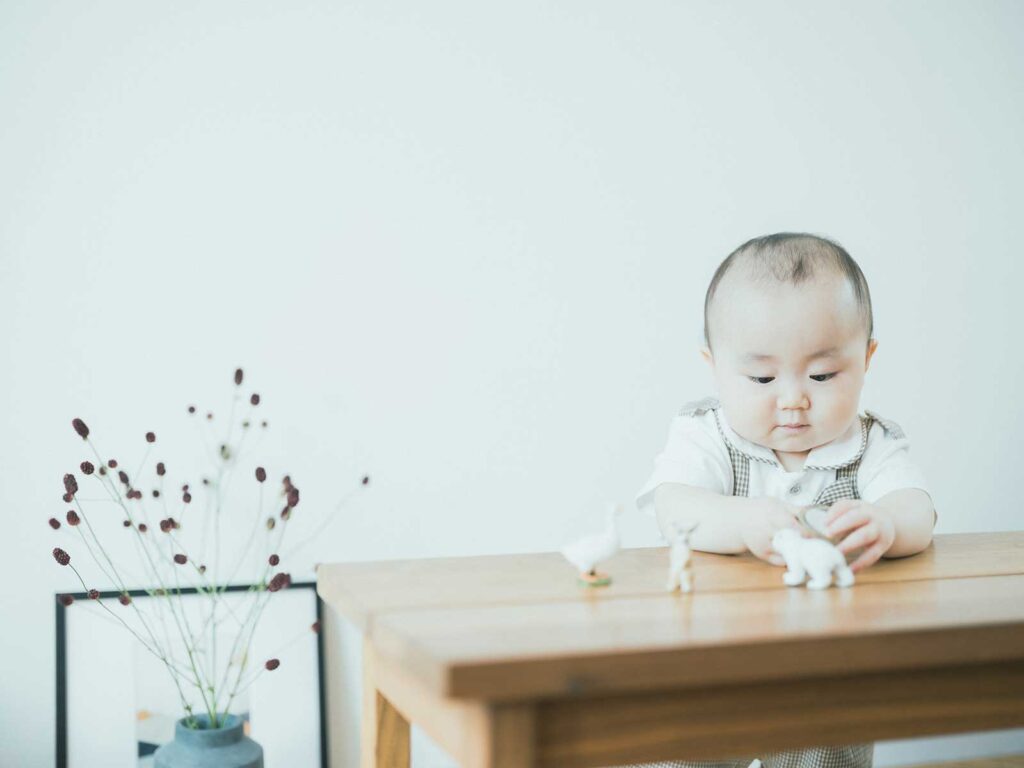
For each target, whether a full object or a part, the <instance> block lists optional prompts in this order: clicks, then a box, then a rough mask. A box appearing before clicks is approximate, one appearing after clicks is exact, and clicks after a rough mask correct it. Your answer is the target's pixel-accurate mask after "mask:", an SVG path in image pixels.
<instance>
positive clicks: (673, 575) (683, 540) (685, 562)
mask: <svg viewBox="0 0 1024 768" xmlns="http://www.w3.org/2000/svg"><path fill="white" fill-rule="evenodd" d="M698 525H699V523H694V524H693V525H691V526H690V527H689V528H681V527H679V526H678V525H676V524H675V523H669V528H670V529H671V533H672V541H671V547H670V548H669V556H668V583H667V584H666V585H665V589H666V590H668V591H669V592H675V591H676V590H677V589H678V590H681V591H683V592H692V591H693V565H692V563H691V562H690V561H691V556H692V554H693V550H692V549H691V548H690V537H691V536H692V535H693V532H694V531H695V530H697V526H698Z"/></svg>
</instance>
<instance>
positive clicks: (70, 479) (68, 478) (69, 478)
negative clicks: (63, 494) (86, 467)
mask: <svg viewBox="0 0 1024 768" xmlns="http://www.w3.org/2000/svg"><path fill="white" fill-rule="evenodd" d="M64 490H65V491H67V492H68V493H70V494H71V495H72V496H74V495H75V494H76V493H78V481H77V480H75V476H74V475H70V474H69V475H64Z"/></svg>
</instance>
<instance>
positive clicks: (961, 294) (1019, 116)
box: [0, 0, 1024, 766]
mask: <svg viewBox="0 0 1024 768" xmlns="http://www.w3.org/2000/svg"><path fill="white" fill-rule="evenodd" d="M1022 23H1024V11H1022V8H1021V6H1020V4H1018V3H1015V2H1012V0H1009V1H1007V2H992V1H989V2H975V3H958V2H943V3H937V2H923V1H917V2H911V1H909V0H908V1H906V2H899V3H896V2H892V3H882V2H866V3H857V4H853V3H842V4H840V3H837V2H827V3H822V2H811V1H809V0H808V1H806V2H786V3H783V2H773V3H760V2H733V3H727V4H723V3H713V2H699V3H698V2H688V3H680V2H650V3H644V4H635V3H614V2H593V0H587V1H586V2H560V3H538V2H516V3H503V4H481V3H473V2H463V3H455V2H433V3H415V2H403V3H380V2H347V3H331V2H303V3H299V2H288V3H271V2H251V1H250V2H218V3H199V2H175V3H173V4H172V3H163V4H158V3H132V2H106V3H96V2H92V3H90V2H64V3H52V2H40V1H38V0H25V1H24V2H13V1H12V0H8V1H7V2H4V3H3V4H2V5H0V321H2V323H3V334H2V342H0V344H2V345H3V357H2V358H0V359H2V361H3V365H4V367H3V373H2V375H0V402H2V403H3V404H4V407H3V409H2V410H0V414H2V415H0V435H2V436H3V439H4V446H5V448H4V449H3V454H2V461H3V466H4V468H5V470H6V471H5V473H4V477H5V482H3V483H2V484H0V504H2V507H0V508H2V515H3V523H4V526H3V529H2V530H3V537H4V538H3V547H2V550H0V551H2V553H3V554H2V563H3V565H2V569H3V574H4V584H5V586H4V588H3V589H2V590H0V616H2V617H3V630H2V631H0V680H2V693H3V695H2V696H0V728H2V733H0V764H3V765H10V764H18V765H47V764H49V763H50V762H51V761H52V756H53V727H52V717H53V715H52V713H53V706H54V699H53V674H54V662H53V656H54V654H53V610H52V593H53V591H54V590H55V589H61V588H74V586H75V585H74V584H73V583H72V582H70V581H67V580H66V578H65V577H68V576H70V574H68V573H67V572H66V571H65V570H63V569H59V568H58V567H57V566H56V565H55V564H54V563H53V561H52V560H51V559H50V556H49V550H50V548H51V547H52V546H53V537H52V532H51V531H50V529H49V528H48V527H47V526H46V522H45V521H46V519H47V518H48V517H50V516H51V515H60V514H61V513H62V512H63V505H61V504H60V502H59V500H58V499H59V495H60V477H61V475H62V473H63V472H65V471H67V470H68V468H70V467H73V466H75V465H76V464H77V463H78V461H79V460H80V459H81V458H83V457H82V456H81V455H80V450H81V444H80V443H79V442H78V440H77V438H76V437H75V436H74V434H73V433H72V432H71V430H70V427H69V421H70V419H71V418H73V417H75V416H80V417H82V418H85V419H86V420H87V421H89V422H90V424H91V425H92V427H93V429H94V430H95V431H96V432H97V434H98V435H99V434H102V437H103V443H104V444H105V445H108V446H117V447H116V448H111V449H110V452H111V453H113V452H115V451H118V452H122V453H123V454H124V457H125V458H126V459H128V458H135V459H137V458H139V457H140V454H141V451H140V450H139V449H141V448H142V447H143V446H142V444H141V441H140V440H139V436H140V435H141V434H142V432H144V431H146V430H148V429H155V430H157V431H160V432H161V435H166V436H167V437H161V443H160V446H161V448H164V447H165V446H166V450H168V451H169V453H168V455H179V456H185V455H189V454H187V453H185V452H186V451H187V450H188V446H189V445H190V444H189V443H188V441H187V434H188V433H186V432H185V431H184V427H185V426H186V425H183V424H182V421H183V410H182V409H183V407H184V405H185V404H186V403H188V402H190V401H193V400H197V401H200V402H201V403H203V404H204V405H205V404H211V403H212V404H213V405H214V406H216V405H217V404H218V403H220V402H223V399H224V397H225V396H226V393H227V389H228V385H229V380H230V374H231V371H232V370H233V369H234V367H235V366H236V365H243V366H245V368H246V371H247V376H248V381H251V382H252V383H253V386H254V387H256V388H257V389H258V390H259V391H261V392H262V393H264V398H265V405H264V406H261V407H264V408H265V413H266V414H268V415H269V416H270V418H271V419H272V426H273V427H274V429H273V430H272V432H271V433H270V434H268V439H267V441H266V444H265V447H266V454H265V455H267V457H268V458H267V459H266V461H267V463H268V465H270V466H276V467H278V468H281V467H283V468H285V469H287V470H288V471H291V472H292V474H293V476H295V477H296V478H297V479H300V480H301V485H302V490H303V504H304V505H305V508H306V509H311V510H312V509H316V508H317V507H320V508H325V507H329V506H330V505H332V504H333V503H334V501H335V500H336V498H337V496H338V495H339V488H340V487H343V486H346V485H347V484H348V483H349V482H350V480H351V479H352V478H354V477H356V476H358V474H359V473H361V472H363V471H367V472H370V473H371V474H372V475H373V477H374V484H373V486H372V487H371V489H370V491H369V492H368V493H367V494H365V495H363V496H361V497H360V498H359V500H358V501H357V502H356V503H354V504H353V505H351V506H350V507H349V508H347V509H346V511H345V513H344V514H345V519H344V520H343V521H339V523H338V524H336V525H335V526H333V527H331V528H329V529H328V531H327V534H326V535H325V536H324V537H322V538H321V539H320V540H319V541H318V542H317V543H316V545H315V546H314V547H313V548H312V550H311V551H310V553H309V556H310V558H311V561H315V560H355V559H380V558H395V557H421V556H428V555H447V554H480V553H497V552H515V551H528V550H529V551H534V550H550V549H553V548H555V547H556V546H558V545H559V544H560V543H562V542H563V541H564V540H565V539H566V538H567V537H568V536H570V535H572V534H574V533H577V532H579V531H582V530H583V529H585V528H586V527H587V526H588V525H592V524H593V521H594V519H595V517H594V516H595V515H598V514H600V509H601V508H602V505H603V504H604V502H605V501H606V500H610V499H621V500H628V499H630V498H631V496H632V494H633V492H634V491H635V490H636V489H637V488H638V487H639V485H640V484H641V483H642V481H643V480H644V478H645V475H646V473H647V471H648V469H649V467H650V464H651V460H652V458H653V456H654V454H655V453H656V452H657V450H658V449H659V448H660V446H661V443H662V441H663V439H664V436H665V431H666V428H667V424H668V420H669V418H670V417H671V415H672V414H673V413H674V411H675V409H677V408H678V406H679V405H680V404H681V403H682V402H683V401H685V400H687V399H691V398H694V397H699V396H702V395H704V394H707V393H709V391H710V384H711V382H710V378H709V377H708V376H707V374H706V373H705V371H704V370H703V367H702V364H701V362H700V360H699V358H698V355H697V346H698V344H699V339H700V321H701V318H700V305H701V301H702V298H703V293H704V290H705V286H706V283H707V280H708V279H709V277H710V275H711V272H712V271H713V269H714V267H715V266H716V264H717V263H718V261H719V260H720V259H721V258H722V257H724V256H725V255H726V253H728V251H729V250H730V249H731V248H733V247H734V246H735V245H737V244H738V243H740V242H742V241H743V240H745V239H747V238H749V237H751V236H754V235H758V234H763V233H766V232H771V231H778V230H785V229H799V230H809V231H814V232H819V233H824V234H828V235H831V236H833V237H836V238H838V239H839V240H840V241H841V242H842V243H843V244H844V245H846V246H847V248H848V249H849V250H850V251H851V253H852V254H853V255H854V256H855V258H857V259H858V260H859V261H860V263H861V265H862V267H863V268H864V271H865V273H866V274H867V277H868V279H869V281H870V283H871V287H872V291H873V294H874V300H875V306H876V326H877V334H878V337H879V339H880V341H881V344H880V348H879V352H878V355H877V356H876V358H875V363H874V365H873V366H872V371H871V373H870V375H869V383H868V385H867V389H866V391H865V396H864V400H863V404H864V405H866V406H868V407H873V408H875V409H877V410H878V411H880V412H881V413H883V414H884V415H886V416H889V417H891V418H894V419H896V420H898V421H899V422H901V423H902V424H903V426H904V427H905V428H906V429H907V431H908V432H909V433H910V434H911V436H912V437H913V438H915V440H916V452H917V456H918V458H919V460H920V462H921V464H922V465H923V466H924V468H925V469H926V471H927V473H928V475H929V476H930V478H931V480H932V484H933V489H934V495H935V498H936V500H937V504H938V508H939V512H940V521H939V528H938V530H939V531H940V532H953V531H991V530H1004V529H1011V528H1016V529H1019V528H1021V527H1022V524H1021V517H1020V513H1019V505H1018V503H1017V493H1016V491H1015V488H1014V484H1013V482H1012V478H1013V477H1015V473H1016V471H1017V467H1018V464H1019V462H1020V459H1021V450H1020V448H1019V443H1018V441H1017V439H1016V435H1017V434H1019V433H1020V432H1021V430H1022V429H1024V409H1022V408H1021V407H1020V405H1019V402H1020V401H1019V395H1018V392H1019V388H1020V382H1021V380H1022V374H1024V363H1022V357H1021V355H1020V353H1019V334H1020V331H1021V330H1022V323H1021V321H1020V314H1019V303H1018V301H1019V300H1018V291H1019V285H1020V281H1021V278H1022V277H1024V267H1022V266H1021V265H1022V261H1021V259H1020V255H1019V250H1020V246H1019V242H1018V238H1017V237H1015V236H1014V233H1013V231H1012V229H1011V226H1012V224H1011V222H1012V220H1013V219H1014V218H1015V217H1016V215H1019V211H1020V208H1021V202H1022V200H1021V193H1020V179H1021V178H1022V176H1024V150H1022V144H1021V142H1020V136H1021V135H1024V102H1022V100H1021V99H1020V94H1021V93H1022V92H1024V46H1021V45H1020V44H1019V43H1020V33H1021V29H1022ZM121 446H125V447H121ZM171 449H174V452H171ZM132 451H135V452H136V453H135V454H134V456H133V455H132ZM179 461H184V460H183V459H179ZM656 542H657V536H656V533H655V531H654V529H653V527H652V525H651V522H650V521H649V520H647V519H643V518H641V517H640V516H639V515H634V516H631V517H630V518H629V519H628V520H627V521H626V543H627V544H628V545H649V544H654V543H656ZM338 642H339V643H340V642H341V641H340V640H339V641H338ZM355 668H356V667H355V661H354V657H352V656H349V657H347V666H345V667H344V670H345V671H351V670H352V669H355ZM339 684H341V683H338V682H337V681H336V683H335V685H339ZM343 684H344V685H348V686H351V687H350V688H349V690H350V691H352V690H355V686H357V685H358V680H346V681H344V683H343ZM984 743H985V742H984V740H982V744H984ZM991 744H992V745H995V742H991ZM1016 746H1017V748H1021V747H1022V745H1021V740H1020V739H1019V738H1018V740H1017V742H1016ZM992 748H993V749H994V748H995V746H993V747H992ZM419 749H420V748H419V747H418V750H419ZM422 749H423V750H426V749H427V748H426V747H423V748H422ZM340 750H341V748H339V752H340ZM1022 751H1024V749H1022ZM418 754H420V755H423V754H425V752H424V751H419V752H418ZM920 754H923V753H920ZM341 764H342V761H341V760H340V758H339V759H338V760H337V761H336V766H340V765H341Z"/></svg>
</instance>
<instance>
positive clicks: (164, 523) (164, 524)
mask: <svg viewBox="0 0 1024 768" xmlns="http://www.w3.org/2000/svg"><path fill="white" fill-rule="evenodd" d="M160 530H161V531H163V532H164V533H169V532H170V530H171V521H170V520H161V521H160Z"/></svg>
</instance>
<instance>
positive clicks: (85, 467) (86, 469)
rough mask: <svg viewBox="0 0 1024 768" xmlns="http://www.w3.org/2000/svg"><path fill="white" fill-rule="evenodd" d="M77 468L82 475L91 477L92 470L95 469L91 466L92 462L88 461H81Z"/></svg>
mask: <svg viewBox="0 0 1024 768" xmlns="http://www.w3.org/2000/svg"><path fill="white" fill-rule="evenodd" d="M78 468H79V469H81V470H82V474H83V475H91V474H92V473H93V470H95V469H96V467H94V466H93V465H92V462H88V461H83V462H82V463H81V464H79V465H78Z"/></svg>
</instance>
